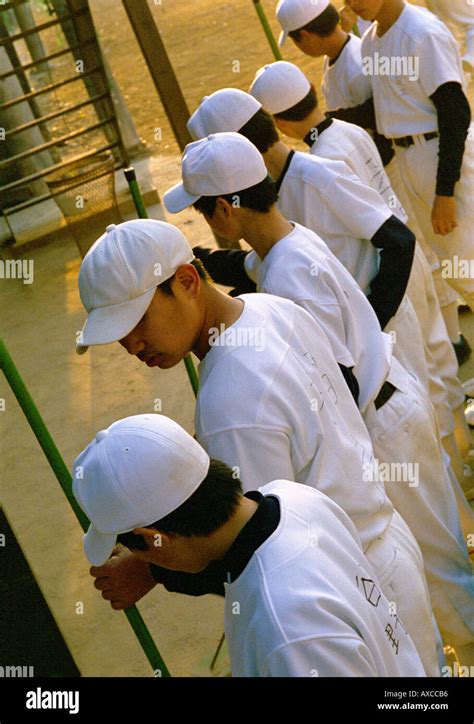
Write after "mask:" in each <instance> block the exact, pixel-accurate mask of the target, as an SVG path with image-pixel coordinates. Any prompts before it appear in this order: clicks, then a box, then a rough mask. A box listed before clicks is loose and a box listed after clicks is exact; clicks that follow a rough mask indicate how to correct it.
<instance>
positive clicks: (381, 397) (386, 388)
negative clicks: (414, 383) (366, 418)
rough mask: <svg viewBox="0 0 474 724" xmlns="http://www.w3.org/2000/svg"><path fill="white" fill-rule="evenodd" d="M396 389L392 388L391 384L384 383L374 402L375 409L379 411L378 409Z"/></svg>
mask: <svg viewBox="0 0 474 724" xmlns="http://www.w3.org/2000/svg"><path fill="white" fill-rule="evenodd" d="M396 389H397V388H396V387H394V386H393V385H392V383H391V382H384V383H383V385H382V387H381V389H380V392H379V394H378V395H377V397H376V398H375V400H374V405H375V409H376V410H380V408H381V407H383V406H384V405H385V403H386V402H388V401H389V399H390V398H391V396H392V395H393V393H394V392H395V390H396Z"/></svg>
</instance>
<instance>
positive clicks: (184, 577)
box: [150, 563, 225, 596]
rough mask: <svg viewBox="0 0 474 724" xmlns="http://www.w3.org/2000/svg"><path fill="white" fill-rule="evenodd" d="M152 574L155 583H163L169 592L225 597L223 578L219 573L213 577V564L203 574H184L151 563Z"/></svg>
mask: <svg viewBox="0 0 474 724" xmlns="http://www.w3.org/2000/svg"><path fill="white" fill-rule="evenodd" d="M150 573H151V575H152V576H153V578H154V579H155V581H156V582H157V583H161V584H162V585H163V586H164V587H165V588H166V590H167V591H172V592H174V593H185V594H187V595H188V596H204V595H206V594H207V593H215V594H217V595H218V596H224V595H225V591H224V584H223V582H222V577H221V576H219V575H217V572H216V575H213V566H212V564H211V565H209V566H208V567H207V568H206V569H205V571H202V572H201V573H183V572H182V571H170V570H168V569H167V568H161V566H155V565H154V564H153V563H150Z"/></svg>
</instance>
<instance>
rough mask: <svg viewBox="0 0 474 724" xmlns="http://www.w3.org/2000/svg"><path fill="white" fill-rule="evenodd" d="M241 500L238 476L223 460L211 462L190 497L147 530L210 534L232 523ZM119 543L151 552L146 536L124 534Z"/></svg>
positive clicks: (191, 536)
mask: <svg viewBox="0 0 474 724" xmlns="http://www.w3.org/2000/svg"><path fill="white" fill-rule="evenodd" d="M241 497H242V483H241V482H240V480H239V478H238V477H236V475H235V473H234V472H233V471H232V470H231V469H230V468H229V467H228V466H227V465H225V464H224V463H221V462H220V461H219V460H211V463H210V466H209V471H208V473H207V475H206V477H205V478H204V480H203V481H202V483H201V484H200V486H199V487H198V488H197V490H195V491H194V493H193V494H192V495H191V497H190V498H188V499H187V500H186V501H185V502H184V503H183V504H182V505H180V506H179V508H176V510H173V511H172V512H171V513H169V515H166V516H165V517H164V518H162V519H161V520H157V521H156V523H151V524H150V525H147V526H143V527H145V528H151V529H156V530H158V531H160V532H162V533H174V534H175V535H180V536H184V537H185V538H193V537H194V536H206V535H210V534H211V533H214V531H216V530H217V529H218V528H220V527H221V526H222V525H224V523H227V521H228V520H230V518H231V517H232V516H233V515H234V513H235V512H236V510H237V507H238V505H239V501H240V499H241ZM117 543H121V544H122V545H124V546H126V547H127V548H130V550H134V549H135V550H139V551H145V550H147V545H146V543H145V539H144V537H143V536H142V535H135V533H133V532H130V533H120V535H118V536H117Z"/></svg>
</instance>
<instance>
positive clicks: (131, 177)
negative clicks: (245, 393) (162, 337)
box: [124, 166, 199, 397]
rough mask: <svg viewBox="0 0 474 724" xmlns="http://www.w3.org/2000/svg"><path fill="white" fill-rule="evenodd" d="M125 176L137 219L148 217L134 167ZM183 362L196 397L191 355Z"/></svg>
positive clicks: (195, 378) (126, 171) (125, 172)
mask: <svg viewBox="0 0 474 724" xmlns="http://www.w3.org/2000/svg"><path fill="white" fill-rule="evenodd" d="M124 174H125V178H126V179H127V181H128V187H129V189H130V193H131V195H132V198H133V201H134V204H135V208H136V210H137V214H138V218H139V219H148V212H147V210H146V207H145V204H144V201H143V196H142V194H141V191H140V187H139V185H138V182H137V175H136V173H135V169H134V168H133V166H129V168H126V169H125V170H124ZM184 364H185V365H186V371H187V373H188V377H189V381H190V383H191V387H192V388H193V392H194V395H195V397H197V394H198V390H199V376H198V373H197V372H196V368H195V366H194V362H193V361H192V359H191V355H189V354H188V355H187V356H186V357H185V358H184Z"/></svg>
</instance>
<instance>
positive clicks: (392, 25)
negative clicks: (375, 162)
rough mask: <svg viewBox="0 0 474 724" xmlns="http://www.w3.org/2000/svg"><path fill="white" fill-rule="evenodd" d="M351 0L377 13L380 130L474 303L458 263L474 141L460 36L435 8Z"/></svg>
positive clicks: (464, 254) (466, 250) (368, 59)
mask: <svg viewBox="0 0 474 724" xmlns="http://www.w3.org/2000/svg"><path fill="white" fill-rule="evenodd" d="M348 4H349V5H350V7H351V8H352V9H353V10H354V11H355V12H356V13H357V14H358V15H360V16H362V17H363V18H365V19H370V20H375V21H376V22H374V23H373V25H372V26H371V28H370V29H369V30H368V31H367V32H366V33H365V35H364V38H363V42H362V57H363V65H364V72H365V74H366V75H367V77H368V78H369V79H370V83H371V88H372V95H373V104H374V107H375V119H376V125H377V130H378V131H379V132H381V133H383V134H384V135H386V136H387V137H388V138H391V139H393V143H394V146H395V152H396V157H397V160H398V164H399V167H400V170H401V174H402V177H403V182H404V184H405V187H406V190H407V192H408V195H409V197H410V201H411V204H412V207H413V209H414V211H415V214H416V217H417V220H418V223H419V225H420V228H421V231H422V233H423V236H424V238H425V240H426V241H428V242H429V243H430V245H431V246H432V248H433V250H434V251H435V252H436V254H437V255H438V257H439V259H440V262H441V265H442V268H443V269H444V271H445V272H446V273H445V278H446V280H447V281H448V282H449V284H451V286H452V287H453V288H454V289H455V290H456V291H457V292H458V293H459V294H460V295H461V296H462V297H463V298H464V300H465V301H466V302H467V304H468V305H469V306H470V307H471V308H474V278H473V277H472V276H469V275H466V274H464V273H459V271H458V266H459V264H461V265H462V263H463V262H464V263H465V260H469V259H470V258H471V255H472V224H473V211H472V197H473V191H474V149H473V148H472V146H473V144H472V143H470V142H468V143H466V137H467V133H468V128H469V125H470V121H471V112H470V108H469V103H468V101H467V98H466V96H465V94H464V90H463V82H464V81H463V72H462V67H461V59H460V56H459V50H458V47H457V44H456V41H455V40H454V38H453V36H452V35H451V33H450V32H449V30H448V29H447V28H446V26H445V25H444V24H443V23H442V22H441V21H439V20H438V19H437V18H436V17H435V16H434V15H432V14H431V13H429V12H426V10H424V9H423V8H418V7H416V6H414V5H411V4H407V3H405V2H403V0H368V1H367V2H365V0H363V1H362V0H350V1H349V3H348ZM387 71H389V72H390V74H387ZM355 111H356V112H357V109H355ZM453 119H455V120H454V121H453Z"/></svg>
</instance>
